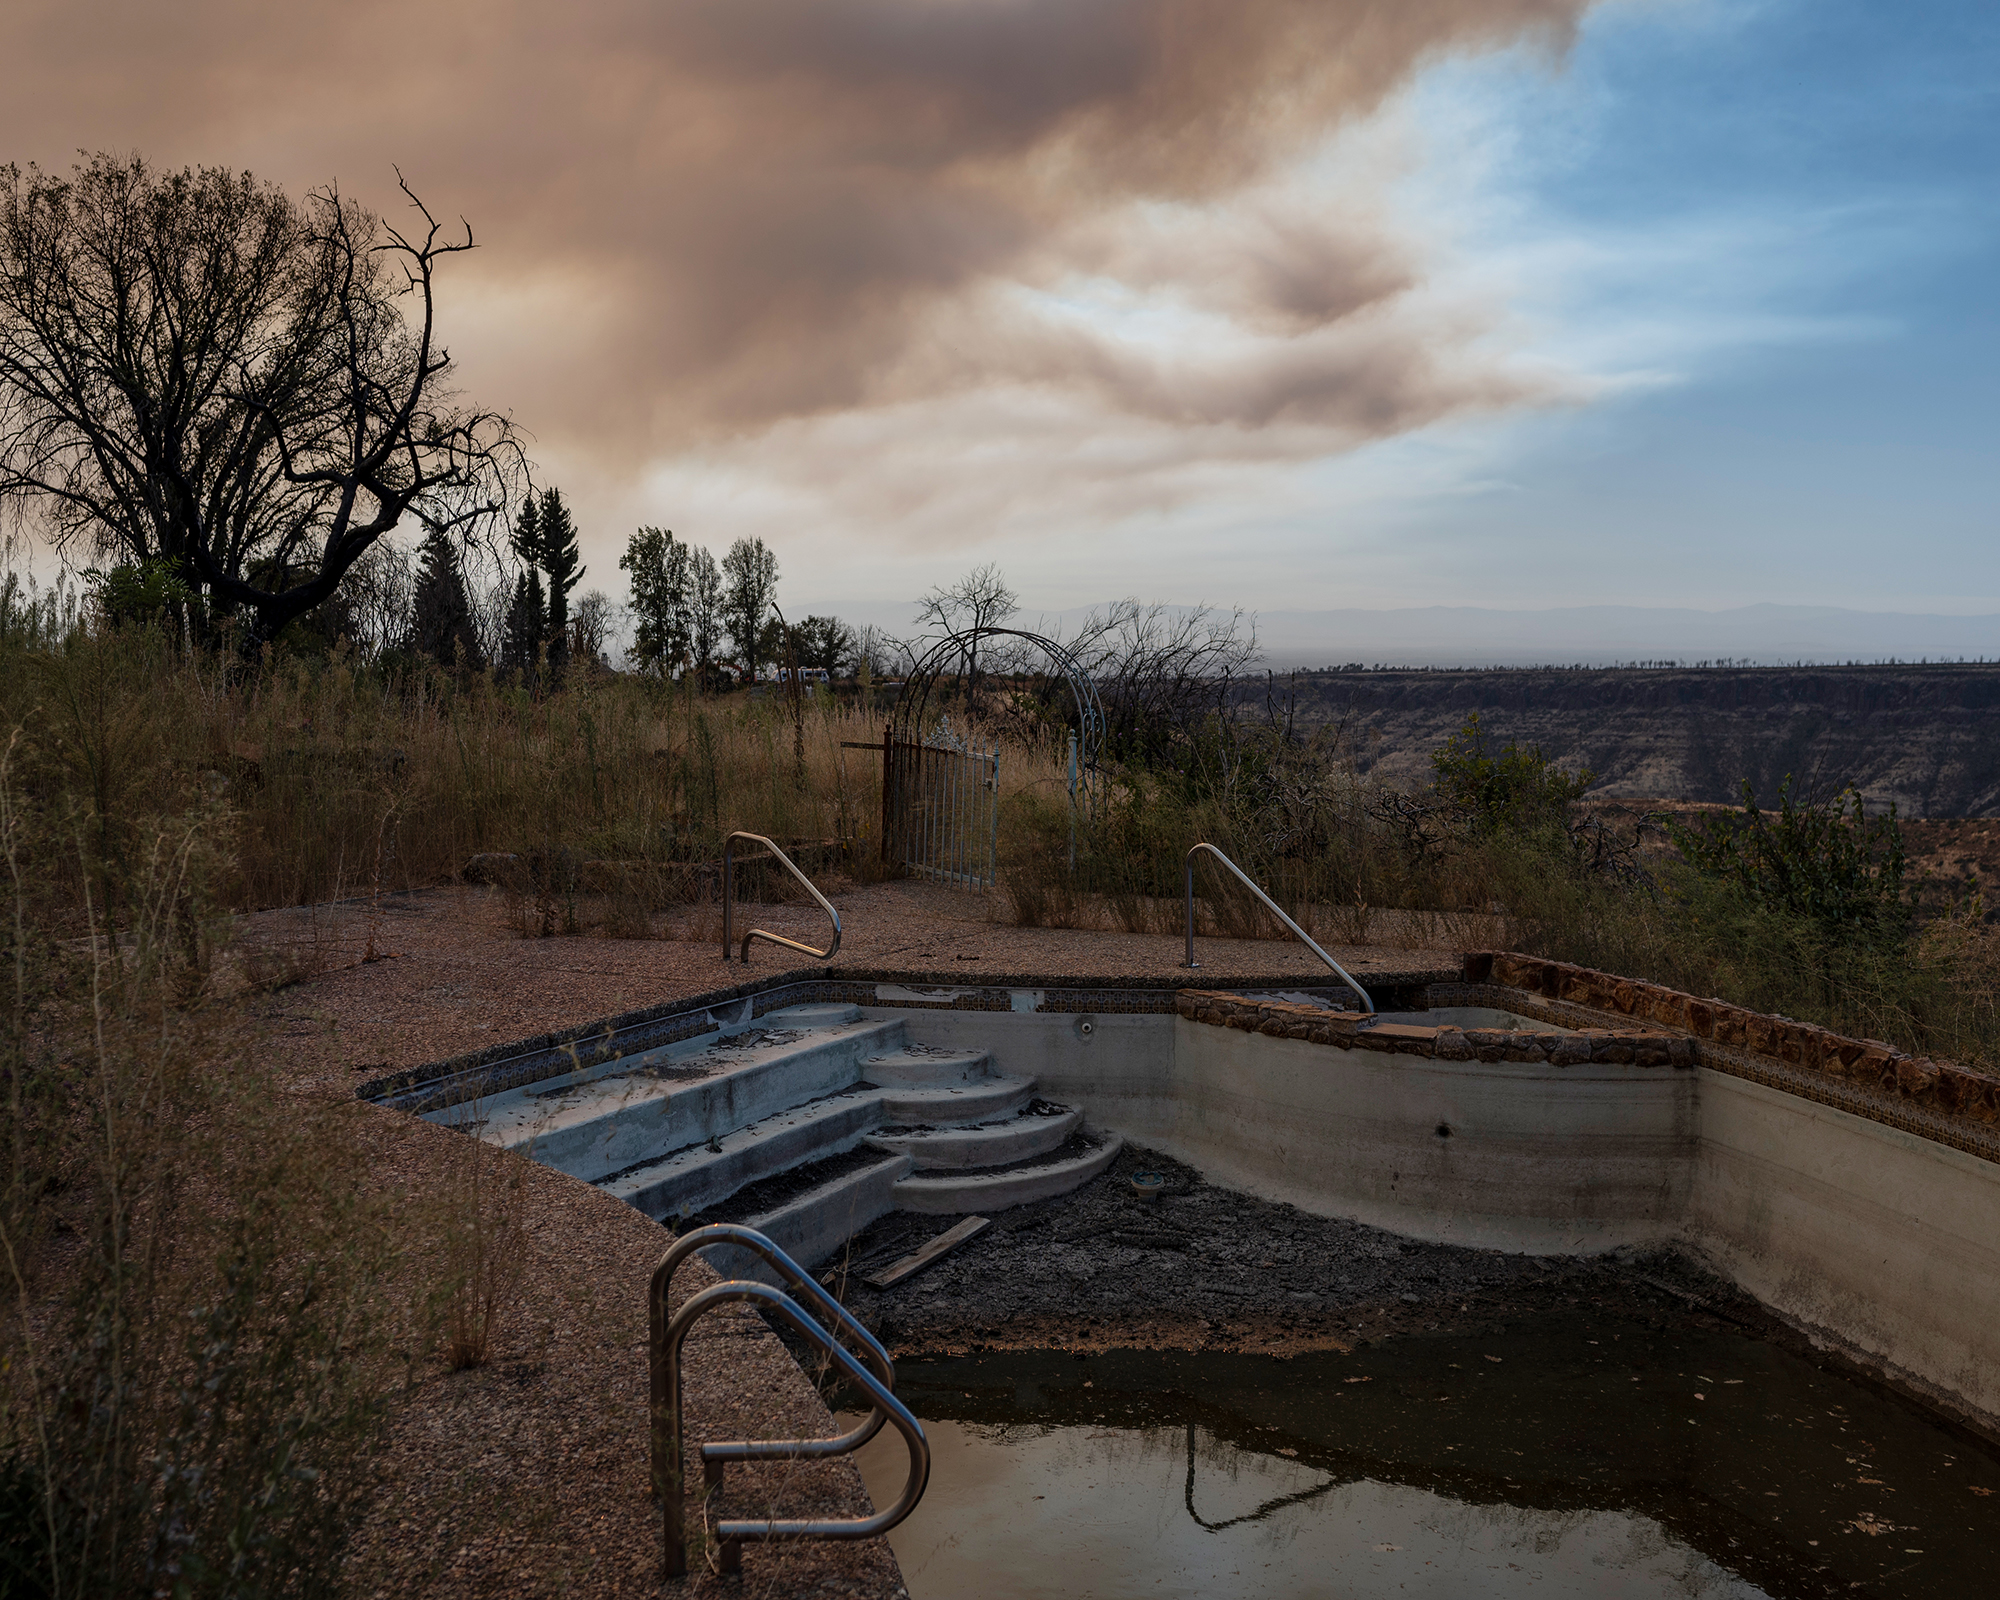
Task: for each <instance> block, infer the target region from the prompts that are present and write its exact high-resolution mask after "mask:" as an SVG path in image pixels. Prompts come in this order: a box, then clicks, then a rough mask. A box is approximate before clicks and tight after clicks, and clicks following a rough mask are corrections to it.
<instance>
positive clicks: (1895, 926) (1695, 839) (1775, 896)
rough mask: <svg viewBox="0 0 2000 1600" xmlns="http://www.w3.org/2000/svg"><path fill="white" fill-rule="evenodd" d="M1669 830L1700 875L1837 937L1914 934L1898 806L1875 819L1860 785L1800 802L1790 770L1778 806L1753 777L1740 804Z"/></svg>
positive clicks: (1882, 938) (1883, 940)
mask: <svg viewBox="0 0 2000 1600" xmlns="http://www.w3.org/2000/svg"><path fill="white" fill-rule="evenodd" d="M1667 836H1668V837H1669V838H1670V839H1671V840H1672V841H1673V843H1674V846H1675V848H1677V849H1678V850H1679V851H1680V853H1681V856H1682V858H1683V859H1684V860H1685V861H1686V862H1687V864H1688V865H1689V866H1690V867H1691V868H1692V869H1693V870H1694V871H1695V872H1696V873H1697V874H1699V875H1700V876H1702V877H1705V878H1708V879H1711V880H1715V881H1720V882H1722V883H1726V884H1728V885H1729V886H1731V887H1732V888H1734V889H1735V890H1736V891H1738V892H1739V893H1740V894H1742V895H1743V897H1744V898H1745V899H1747V900H1749V901H1751V902H1752V903H1753V904H1755V905H1759V906H1762V907H1764V908H1766V909H1767V910H1771V911H1775V912H1778V913H1780V914H1782V915H1785V916H1789V917H1795V918H1798V919H1800V920H1801V921H1804V922H1807V923H1810V924H1811V925H1812V926H1813V927H1814V928H1815V929H1816V930H1817V931H1818V932H1819V933H1820V934H1821V935H1822V936H1823V937H1825V938H1826V939H1828V940H1829V941H1831V942H1833V943H1836V944H1841V943H1859V944H1884V945H1893V944H1895V943H1897V942H1899V941H1900V940H1902V939H1903V938H1904V937H1905V936H1906V935H1907V934H1908V932H1909V927H1910V919H1911V915H1912V907H1911V904H1910V897H1909V885H1908V883H1907V882H1906V870H1907V861H1906V859H1905V856H1904V851H1903V830H1902V824H1901V823H1900V822H1899V821H1898V820H1897V816H1896V808H1895V806H1893V805H1891V806H1890V807H1889V809H1888V812H1887V813H1886V814H1884V815H1880V816H1874V817H1871V816H1869V815H1868V814H1867V812H1866V810H1865V808H1864V807H1863V806H1862V803H1861V796H1860V795H1859V794H1857V793H1856V792H1855V791H1854V790H1852V789H1848V790H1844V791H1842V792H1841V793H1840V794H1838V795H1835V796H1834V797H1833V798H1832V799H1831V800H1826V801H1820V802H1813V801H1810V800H1801V799H1799V798H1797V797H1796V796H1794V794H1793V792H1792V780H1791V778H1790V776H1789V775H1788V776H1787V777H1786V778H1785V781H1784V782H1783V783H1782V784H1781V785H1779V788H1778V804H1777V808H1776V809H1775V810H1774V811H1766V810H1764V809H1763V808H1762V807H1761V806H1759V805H1758V804H1757V795H1756V791H1755V789H1754V788H1752V786H1751V784H1750V782H1749V781H1748V780H1747V779H1746V780H1745V781H1744V784H1743V805H1742V807H1741V809H1739V810H1736V811H1725V812H1718V813H1711V814H1710V815H1707V816H1704V817H1701V818H1699V819H1698V820H1696V821H1694V822H1691V823H1683V822H1675V821H1670V822H1669V823H1668V824H1667Z"/></svg>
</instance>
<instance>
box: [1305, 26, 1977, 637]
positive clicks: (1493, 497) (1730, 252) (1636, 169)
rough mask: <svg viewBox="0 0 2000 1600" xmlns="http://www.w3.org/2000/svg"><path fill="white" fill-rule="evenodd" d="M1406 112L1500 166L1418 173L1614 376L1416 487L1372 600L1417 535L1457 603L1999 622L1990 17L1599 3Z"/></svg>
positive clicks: (1441, 163)
mask: <svg viewBox="0 0 2000 1600" xmlns="http://www.w3.org/2000/svg"><path fill="white" fill-rule="evenodd" d="M1414 100H1415V103H1416V105H1417V107H1418V111H1417V115H1418V118H1419V121H1420V122H1421V123H1422V124H1423V125H1425V126H1426V127H1428V128H1430V129H1433V130H1439V129H1446V128H1454V127H1464V128H1467V129H1470V130H1473V131H1475V133H1476V134H1477V136H1478V137H1479V139H1480V141H1481V142H1483V143H1485V144H1487V146H1488V147H1489V149H1491V150H1492V151H1493V152H1494V153H1492V154H1490V155H1489V156H1487V157H1486V158H1485V159H1484V160H1479V159H1476V158H1475V159H1474V160H1471V161H1468V160H1467V159H1466V158H1465V157H1463V156H1459V157H1453V156H1450V155H1444V156H1441V157H1438V158H1435V159H1436V164H1435V165H1434V166H1432V167H1431V168H1429V169H1428V170H1427V171H1426V172H1425V174H1424V175H1423V176H1422V177H1420V178H1419V179H1418V180H1417V184H1416V187H1418V188H1419V189H1422V188H1425V187H1429V188H1432V189H1433V190H1434V191H1435V194H1436V196H1437V197H1438V198H1443V197H1446V196H1449V195H1450V194H1451V193H1452V191H1453V189H1454V188H1455V187H1456V188H1458V189H1459V191H1460V198H1461V200H1462V202H1463V203H1464V204H1465V205H1466V206H1467V208H1468V210H1469V211H1470V213H1471V216H1472V220H1471V221H1470V223H1469V224H1468V225H1466V227H1465V229H1464V232H1463V234H1462V235H1461V236H1460V238H1459V239H1458V240H1457V241H1456V244H1457V248H1458V250H1459V251H1460V252H1461V253H1462V254H1463V255H1466V256H1470V257H1474V258H1478V257H1490V258H1499V259H1502V260H1508V261H1513V262H1517V263H1520V265H1518V266H1517V267H1516V268H1515V269H1514V270H1516V271H1518V272H1519V275H1520V277H1519V282H1518V284H1517V286H1516V290H1515V293H1516V299H1515V302H1514V303H1515V305H1516V308H1517V309H1518V310H1519V311H1520V312H1522V313H1523V314H1524V315H1526V316H1528V317H1529V318H1531V319H1532V320H1533V321H1534V322H1535V323H1536V324H1537V326H1538V330H1539V340H1540V342H1542V343H1543V344H1544V346H1545V347H1546V348H1548V349H1551V350H1553V351H1556V352H1561V353H1565V354H1567V353H1571V352H1573V353H1574V355H1573V359H1575V360H1576V361H1577V362H1578V364H1579V365H1580V366H1581V367H1582V368H1584V369H1585V370H1591V371H1594V372H1596V373H1597V374H1598V375H1599V376H1600V377H1602V378H1604V379H1605V380H1606V381H1607V392H1606V394H1605V395H1604V396H1603V397H1602V398H1600V399H1598V400H1595V401H1593V402H1589V403H1586V404H1583V405H1580V406H1578V407H1576V408H1573V409H1567V410H1563V411H1560V412H1557V413H1553V414H1542V415H1536V416H1529V417H1515V418H1513V419H1509V420H1508V421H1506V422H1504V423H1501V424H1499V425H1498V426H1496V427H1494V428H1493V429H1492V430H1491V432H1490V433H1489V432H1486V431H1485V430H1480V429H1474V430H1472V433H1473V435H1474V438H1473V439H1471V440H1469V441H1467V448H1468V449H1469V450H1470V452H1471V454H1472V455H1473V456H1474V457H1475V460H1473V461H1470V462H1465V463H1461V464H1459V466H1458V468H1457V470H1454V468H1453V467H1452V466H1448V465H1442V464H1434V465H1433V470H1434V471H1436V472H1437V474H1438V481H1437V483H1436V485H1435V487H1436V488H1437V489H1438V490H1441V491H1444V492H1443V493H1442V494H1439V495H1436V496H1426V495H1425V494H1424V492H1423V484H1422V478H1423V472H1422V471H1421V470H1414V471H1412V473H1411V474H1410V475H1409V479H1408V480H1406V481H1408V482H1410V484H1411V488H1412V490H1413V492H1412V494H1411V496H1410V498H1409V499H1407V500H1405V501H1402V502H1401V503H1392V504H1391V505H1389V506H1385V507H1383V508H1381V511H1380V513H1379V521H1378V522H1377V524H1376V529H1375V530H1374V532H1373V534H1372V536H1371V537H1370V540H1369V544H1370V552H1369V556H1370V561H1369V565H1370V567H1371V568H1372V570H1373V572H1374V573H1375V575H1376V576H1377V581H1378V583H1379V584H1380V586H1381V598H1382V600H1383V601H1384V602H1389V595H1390V593H1392V592H1394V591H1395V590H1396V589H1397V588H1398V586H1399V585H1403V584H1407V583H1408V582H1409V581H1410V580H1411V578H1413V577H1415V576H1416V575H1415V574H1413V573H1410V572H1408V570H1407V568H1406V567H1404V566H1403V564H1402V562H1401V561H1400V560H1399V552H1403V551H1408V550H1412V549H1414V550H1421V551H1422V552H1423V553H1424V557H1423V559H1424V563H1425V565H1427V566H1428V565H1429V564H1430V562H1431V561H1432V560H1433V559H1436V558H1438V557H1448V558H1449V559H1451V560H1452V561H1454V562H1456V563H1463V565H1464V568H1465V572H1464V576H1463V580H1462V587H1459V588H1458V592H1457V593H1455V594H1453V595H1451V596H1450V598H1451V599H1452V600H1454V601H1456V602H1459V603H1475V604H1477V603H1485V604H1505V605H1513V606H1521V605H1533V604H1537V603H1587V602H1614V601H1618V602H1623V603H1627V604H1632V603H1647V602H1649V601H1650V602H1652V603H1659V604H1681V605H1707V606H1725V605H1737V604H1748V603H1753V602H1757V601H1776V602H1782V603H1809V604H1829V605H1843V606H1853V607H1859V608H1864V609H1885V610H1926V611H1927V610H1942V611H1977V610H2000V603H1996V597H2000V539H1996V535H2000V515H1996V503H2000V501H1997V500H1996V489H2000V448H1996V444H2000V440H1996V437H1995V435H1996V424H2000V309H1996V303H1995V292H1996V289H2000V8H1996V7H1993V6H1990V5H1974V4H1945V3H1936V0H1933V3H1927V4H1916V5H1910V6H1895V7H1890V6H1881V5H1872V6H1871V5H1860V4H1853V3H1847V0H1817V3H1813V4H1806V3H1803V0H1775V3H1758V4H1743V3H1740V0H1739V3H1722V0H1692V3H1686V4H1674V3H1651V4H1648V3H1628V4H1620V5H1612V6H1608V7H1606V8H1604V9H1602V10H1600V11H1598V12H1596V13H1594V14H1593V15H1592V16H1591V17H1590V18H1589V19H1588V20H1587V21H1586V24H1585V28H1584V32H1583V37H1582V39H1581V41H1580V43H1579V45H1578V47H1577V48H1576V50H1575V52H1574V53H1573V54H1572V55H1571V56H1570V57H1569V58H1568V60H1567V61H1565V62H1564V63H1562V64H1561V65H1560V66H1558V67H1555V68H1551V67H1550V66H1548V65H1547V64H1545V63H1542V62H1537V61H1534V60H1532V59H1528V58H1525V57H1523V56H1520V55H1513V56H1509V57H1507V58H1503V59H1500V60H1490V59H1489V60H1483V61H1473V62H1457V63H1452V64H1450V65H1447V66H1445V67H1442V68H1440V69H1438V70H1436V71H1434V72H1433V73H1431V74H1430V75H1429V76H1428V78H1427V79H1426V81H1424V82H1423V83H1422V84H1421V85H1419V86H1418V88H1417V89H1416V91H1415V94H1414ZM1433 203H1436V202H1435V200H1434V201H1433ZM1332 466H1333V469H1334V472H1335V473H1336V475H1337V474H1338V472H1339V471H1340V470H1341V468H1342V467H1343V466H1345V463H1333V464H1332ZM1482 485H1483V487H1481V486H1482ZM1468 486H1471V492H1467V491H1468ZM1338 537H1339V536H1338V535H1337V534H1336V535H1335V538H1336V539H1337V538H1338ZM1481 595H1483V596H1484V597H1485V598H1484V599H1480V598H1478V597H1479V596H1481ZM1538 596H1539V597H1541V598H1540V600H1539V601H1538V599H1537V597H1538ZM1391 603H1393V602H1391ZM1401 603H1405V604H1409V603H1421V602H1417V601H1412V600H1408V599H1405V600H1403V601H1402V602H1401Z"/></svg>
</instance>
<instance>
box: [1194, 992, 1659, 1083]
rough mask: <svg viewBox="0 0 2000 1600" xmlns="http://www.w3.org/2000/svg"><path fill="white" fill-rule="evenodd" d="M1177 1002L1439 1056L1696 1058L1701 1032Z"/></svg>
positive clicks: (1200, 1014) (1281, 1004)
mask: <svg viewBox="0 0 2000 1600" xmlns="http://www.w3.org/2000/svg"><path fill="white" fill-rule="evenodd" d="M1454 998H1457V997H1456V996H1454ZM1468 1003H1470V1004H1474V1005H1477V1004H1480V1003H1482V997H1478V996H1472V997H1468ZM1176 1010H1177V1011H1178V1012H1179V1014H1180V1015H1181V1016H1183V1017H1186V1018H1187V1019H1188V1020H1189V1021H1190V1022H1206V1023H1209V1024H1211V1025H1214V1026H1219V1027H1225V1028H1240V1029H1242V1030H1243V1031H1244V1032H1245V1033H1261V1034H1265V1035H1267V1036H1268V1037H1270V1038H1274V1039H1303V1040H1306V1041H1307V1042H1308V1043H1311V1044H1331V1045H1339V1046H1341V1047H1342V1048H1344V1049H1348V1050H1371V1051H1379V1052H1381V1053H1383V1054H1389V1055H1405V1056H1427V1057H1429V1058H1430V1059H1431V1060H1433V1061H1486V1062H1496V1061H1542V1062H1547V1063H1549V1064H1550V1065H1551V1066H1558V1067H1568V1066H1583V1065H1585V1064H1587V1063H1590V1062H1611V1063H1615V1064H1617V1065H1618V1066H1639V1067H1692V1066H1693V1065H1695V1053H1694V1041H1693V1040H1691V1039H1689V1038H1687V1037H1686V1036H1685V1035H1683V1034H1676V1033H1663V1032H1660V1031H1659V1030H1657V1029H1650V1028H1632V1029H1582V1030H1577V1031H1564V1032H1562V1033H1535V1032H1533V1031H1531V1030H1529V1029H1525V1028H1523V1029H1519V1030H1516V1029H1511V1028H1454V1027H1437V1028H1432V1027H1426V1026H1413V1025H1410V1024H1407V1023H1397V1022H1377V1021H1375V1019H1374V1018H1373V1017H1371V1016H1370V1015H1369V1014H1368V1013H1367V1012H1365V1011H1325V1010H1322V1009H1321V1008H1319V1007H1318V1006H1307V1005H1297V1004H1294V1003H1293V1002H1291V1001H1286V1000H1253V999H1249V998H1246V997H1245V996H1243V995H1237V994H1226V993H1223V992H1222V991H1220V990H1208V989H1183V990H1182V991H1181V992H1180V996H1179V999H1178V1002H1177V1005H1176Z"/></svg>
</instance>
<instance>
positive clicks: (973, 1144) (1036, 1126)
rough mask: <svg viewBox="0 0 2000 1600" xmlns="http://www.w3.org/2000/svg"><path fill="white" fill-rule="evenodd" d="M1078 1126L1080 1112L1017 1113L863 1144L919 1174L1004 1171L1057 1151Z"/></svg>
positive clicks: (879, 1137)
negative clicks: (902, 1158) (909, 1163)
mask: <svg viewBox="0 0 2000 1600" xmlns="http://www.w3.org/2000/svg"><path fill="white" fill-rule="evenodd" d="M1082 1126H1083V1113H1082V1111H1080V1110H1078V1109H1077V1108H1076V1107H1074V1106H1068V1107H1065V1108H1063V1109H1062V1110H1060V1111H1058V1112H1055V1113H1053V1114H1047V1113H1044V1114H1037V1113H1034V1112H1030V1111H1027V1110H1025V1109H1023V1110H1022V1111H1020V1112H1018V1113H1016V1114H1015V1115H1013V1116H1011V1117H1007V1118H1005V1119H1004V1120H1001V1121H998V1122H994V1123H990V1124H982V1125H981V1126H978V1127H972V1128H913V1129H910V1130H909V1131H907V1132H900V1133H871V1134H869V1135H868V1136H867V1137H866V1139H865V1140H864V1141H863V1142H864V1143H866V1144H871V1145H873V1146H874V1147H875V1148H876V1149H878V1150H891V1151H899V1152H901V1153H902V1154H904V1155H907V1156H909V1157H910V1158H911V1159H912V1160H913V1161H915V1162H916V1164H917V1170H918V1171H919V1172H941V1171H966V1170H969V1169H974V1168H990V1167H1004V1166H1007V1165H1009V1164H1010V1163H1012V1162H1016V1161H1025V1160H1028V1159H1029V1158H1031V1157H1033V1156H1039V1155H1046V1154H1048V1152H1049V1151H1051V1150H1054V1149H1057V1148H1059V1147H1060V1146H1061V1145H1062V1144H1064V1143H1065V1142H1066V1141H1067V1140H1068V1138H1069V1136H1070V1135H1071V1134H1073V1133H1075V1132H1076V1131H1077V1129H1078V1128H1080V1127H1082Z"/></svg>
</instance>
